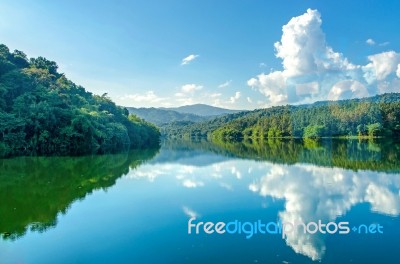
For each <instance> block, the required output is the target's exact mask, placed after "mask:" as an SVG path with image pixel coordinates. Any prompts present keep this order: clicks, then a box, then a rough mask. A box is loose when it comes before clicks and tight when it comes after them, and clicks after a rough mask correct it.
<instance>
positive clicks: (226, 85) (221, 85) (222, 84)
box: [218, 80, 232, 88]
mask: <svg viewBox="0 0 400 264" xmlns="http://www.w3.org/2000/svg"><path fill="white" fill-rule="evenodd" d="M231 83H232V80H229V81H226V82H224V83H221V84H220V85H218V88H225V87H228V86H229V85H231Z"/></svg>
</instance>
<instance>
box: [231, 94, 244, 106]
mask: <svg viewBox="0 0 400 264" xmlns="http://www.w3.org/2000/svg"><path fill="white" fill-rule="evenodd" d="M240 96H241V95H240V92H236V93H235V95H234V96H231V98H229V101H230V102H231V103H232V104H234V103H235V102H236V101H237V100H238V99H239V98H240Z"/></svg>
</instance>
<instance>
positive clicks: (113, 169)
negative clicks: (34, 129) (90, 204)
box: [0, 150, 158, 239]
mask: <svg viewBox="0 0 400 264" xmlns="http://www.w3.org/2000/svg"><path fill="white" fill-rule="evenodd" d="M157 151H158V150H140V151H131V152H129V153H124V154H115V155H98V156H84V157H18V158H14V159H3V160H0V170H1V174H0V200H1V203H0V215H1V220H0V233H1V234H2V237H3V238H4V239H7V238H8V239H9V238H11V239H16V238H18V237H20V236H23V235H24V234H25V232H26V231H27V229H30V230H34V231H39V232H43V231H45V230H46V229H48V228H49V227H53V226H55V225H56V224H57V214H58V213H59V212H61V213H63V214H65V213H66V211H67V210H68V208H69V206H70V205H71V203H72V202H74V201H76V200H78V199H83V198H84V197H85V196H86V195H87V194H90V193H92V192H93V191H94V190H97V189H106V188H108V187H110V186H113V185H114V184H115V182H116V180H117V179H118V178H119V177H121V176H122V175H125V174H127V173H128V171H129V169H130V168H131V169H133V168H136V167H137V166H139V165H140V164H142V163H143V162H144V161H146V160H148V159H150V158H152V157H154V155H155V154H156V153H157Z"/></svg>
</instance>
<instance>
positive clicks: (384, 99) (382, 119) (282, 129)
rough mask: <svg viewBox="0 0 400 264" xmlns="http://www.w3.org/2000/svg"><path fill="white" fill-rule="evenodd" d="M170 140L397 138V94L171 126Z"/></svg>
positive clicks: (399, 122) (399, 127) (399, 107)
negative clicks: (171, 138)
mask: <svg viewBox="0 0 400 264" xmlns="http://www.w3.org/2000/svg"><path fill="white" fill-rule="evenodd" d="M164 133H165V134H166V135H167V136H169V137H176V138H193V137H209V138H210V137H212V138H213V139H214V140H227V141H241V140H242V139H245V138H251V139H265V138H295V137H303V138H320V137H349V136H357V137H400V94H399V93H391V94H383V95H377V96H374V97H370V98H363V99H352V100H343V101H326V102H316V103H314V104H310V105H301V106H290V105H287V106H278V107H271V108H267V109H258V110H254V111H251V112H242V113H237V114H232V115H226V116H223V117H220V118H215V119H213V120H211V121H208V122H201V123H196V124H188V125H184V124H182V125H180V126H171V127H170V128H169V129H168V130H166V131H164Z"/></svg>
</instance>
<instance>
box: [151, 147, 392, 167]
mask: <svg viewBox="0 0 400 264" xmlns="http://www.w3.org/2000/svg"><path fill="white" fill-rule="evenodd" d="M163 148H166V149H169V150H174V151H176V150H178V151H181V152H182V153H186V154H185V155H186V156H190V159H187V161H193V163H191V164H192V165H196V162H198V161H197V158H196V157H198V156H201V155H206V154H207V153H215V154H218V155H223V156H225V157H237V158H246V159H254V160H265V161H270V162H273V163H280V164H295V163H310V164H315V165H318V166H328V167H340V168H346V169H351V170H374V171H386V172H388V171H390V172H400V162H399V160H400V143H395V142H391V141H390V142H389V141H377V140H376V141H358V140H326V141H320V142H317V141H311V140H307V141H303V140H285V141H281V140H268V141H264V142H259V141H258V142H257V141H253V142H251V141H245V142H241V143H239V142H238V143H227V142H216V143H211V142H207V141H205V140H203V141H167V142H165V143H164V146H163ZM174 151H171V154H169V155H168V156H166V158H165V159H160V160H159V162H163V161H164V162H165V161H176V160H177V159H180V158H182V155H177V154H176V153H175V156H174V155H173V153H174ZM208 155H210V154H208ZM214 162H218V160H217V159H216V160H215V161H213V160H211V159H210V160H209V163H214Z"/></svg>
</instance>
